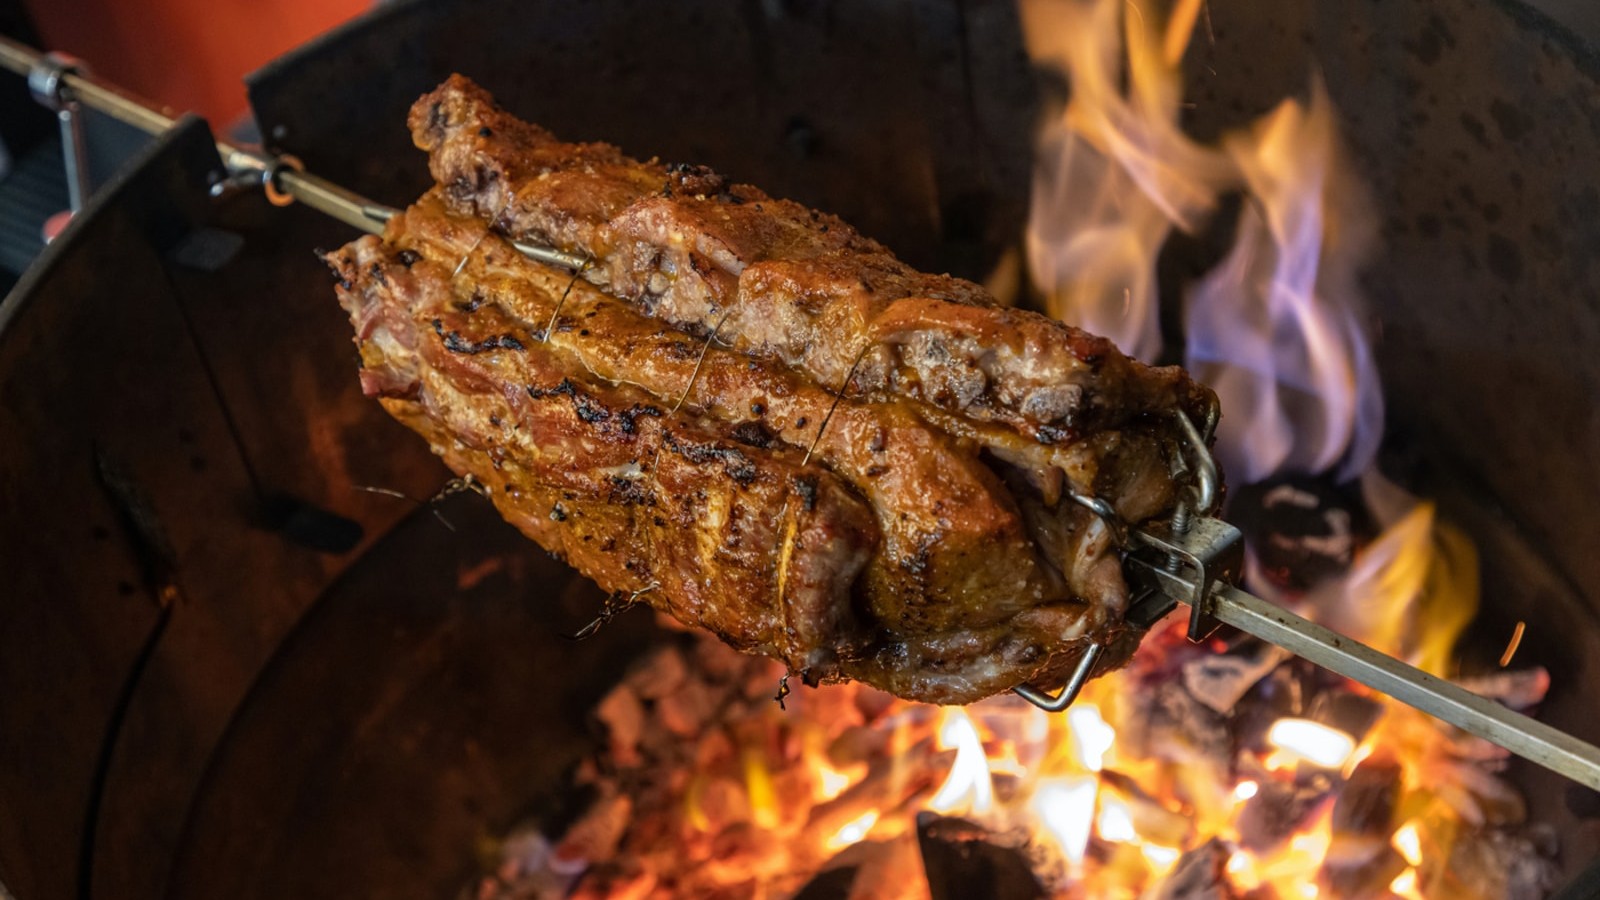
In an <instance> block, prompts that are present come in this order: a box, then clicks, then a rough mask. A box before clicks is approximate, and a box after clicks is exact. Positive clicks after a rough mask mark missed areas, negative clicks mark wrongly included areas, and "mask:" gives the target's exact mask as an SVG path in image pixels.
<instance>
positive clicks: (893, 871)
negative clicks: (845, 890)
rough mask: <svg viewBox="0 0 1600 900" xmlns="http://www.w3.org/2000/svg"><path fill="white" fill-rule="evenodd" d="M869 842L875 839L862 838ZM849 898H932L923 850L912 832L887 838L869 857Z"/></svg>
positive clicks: (904, 899) (916, 899)
mask: <svg viewBox="0 0 1600 900" xmlns="http://www.w3.org/2000/svg"><path fill="white" fill-rule="evenodd" d="M869 843H875V842H869V841H863V842H862V844H869ZM856 846H861V844H858V845H856ZM850 900H932V898H931V897H930V894H929V890H928V880H927V878H926V876H924V875H923V869H922V854H921V853H920V852H919V850H918V848H917V842H916V841H915V840H913V839H912V837H911V835H909V834H903V835H901V836H900V837H897V838H895V839H894V840H892V841H888V842H886V843H885V844H884V845H883V846H882V849H881V850H878V851H877V852H875V853H873V854H872V855H871V856H869V857H868V859H867V862H866V863H865V864H864V865H863V866H862V867H861V871H860V873H859V874H857V875H856V879H855V884H854V885H852V886H851V889H850Z"/></svg>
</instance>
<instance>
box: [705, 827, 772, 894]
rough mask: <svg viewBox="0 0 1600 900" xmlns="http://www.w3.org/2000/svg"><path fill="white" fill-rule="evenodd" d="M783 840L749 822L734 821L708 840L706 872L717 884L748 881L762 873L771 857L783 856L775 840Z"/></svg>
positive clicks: (736, 883) (734, 883)
mask: <svg viewBox="0 0 1600 900" xmlns="http://www.w3.org/2000/svg"><path fill="white" fill-rule="evenodd" d="M780 840H782V838H781V837H779V836H778V835H777V834H774V833H773V832H772V831H770V830H768V829H765V828H760V827H757V826H756V825H754V824H752V823H750V822H735V823H733V824H731V825H729V826H728V827H726V828H724V829H722V830H721V831H719V832H717V835H716V837H714V838H712V840H711V858H710V859H708V860H707V861H706V862H705V864H704V865H705V867H706V872H705V874H707V875H709V876H710V877H711V879H712V880H713V881H714V882H716V883H718V884H726V885H738V884H744V883H747V882H750V881H752V880H754V879H756V878H759V877H761V876H762V875H764V874H765V872H764V871H763V867H764V866H765V865H766V864H768V863H769V862H770V861H771V860H773V859H781V858H783V857H782V855H781V849H780V848H779V847H778V842H779V841H780Z"/></svg>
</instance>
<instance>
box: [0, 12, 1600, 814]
mask: <svg viewBox="0 0 1600 900" xmlns="http://www.w3.org/2000/svg"><path fill="white" fill-rule="evenodd" d="M0 68H3V69H7V70H10V71H12V72H14V73H16V74H18V75H20V76H23V77H26V78H28V80H29V83H30V87H31V88H32V89H33V91H34V94H35V96H36V97H38V99H39V100H40V101H41V102H42V103H44V104H46V105H48V106H50V107H51V108H53V109H56V110H57V111H58V115H60V116H61V117H62V123H63V137H64V140H65V142H66V144H67V147H66V148H65V150H66V152H68V153H69V154H81V153H83V148H82V147H75V146H73V144H74V142H75V141H77V140H79V137H78V135H79V134H81V131H79V130H78V129H76V128H75V127H72V123H70V121H69V119H70V117H71V116H72V115H74V114H75V112H76V109H77V108H78V107H80V106H81V107H88V108H91V109H94V110H95V111H97V112H99V113H102V114H104V115H107V116H110V117H112V118H114V119H117V120H119V121H121V122H124V123H126V124H128V125H130V126H132V127H135V128H137V129H140V130H142V131H144V132H146V133H149V134H152V135H157V134H160V133H162V132H164V131H166V130H167V129H169V128H170V127H172V125H173V124H174V121H175V120H174V118H173V116H172V115H171V114H170V112H169V111H167V110H165V109H160V108H157V107H155V106H154V105H152V104H149V103H147V102H145V101H142V100H139V99H136V98H134V97H132V96H130V95H129V94H128V93H126V92H124V91H122V90H120V89H118V88H116V87H114V86H112V85H108V84H106V83H104V82H102V81H99V80H97V79H95V78H93V77H91V76H89V75H88V74H86V72H85V71H84V69H83V67H82V66H81V65H80V64H77V63H76V62H75V61H73V60H71V59H69V58H66V57H63V56H60V55H56V54H45V53H41V52H39V51H37V50H34V49H32V48H30V47H27V46H24V45H22V44H19V43H17V42H14V41H11V40H9V39H7V38H4V37H0ZM217 151H218V153H219V155H220V157H221V160H222V163H223V165H224V166H225V167H226V170H227V171H226V173H225V175H226V178H225V179H221V180H219V187H220V183H221V181H226V182H230V183H233V184H236V185H243V184H248V183H258V184H260V185H261V186H262V187H263V189H264V190H265V191H266V192H267V194H268V196H269V197H270V198H271V199H272V200H273V202H275V203H278V204H280V205H282V204H287V203H289V202H293V201H296V200H298V201H300V202H302V203H304V204H306V205H307V206H310V207H312V208H314V209H316V210H318V211H320V212H322V213H325V214H327V215H329V216H331V217H333V218H335V219H338V220H339V221H342V222H345V223H347V224H349V225H351V226H354V227H355V228H358V229H361V230H363V231H366V232H370V233H379V232H381V231H382V230H383V227H384V224H385V223H386V222H387V221H388V220H389V219H390V218H391V217H392V216H394V215H395V210H393V209H391V208H389V207H385V206H382V205H380V204H376V203H373V202H371V201H369V200H367V199H366V198H364V197H362V196H360V195H359V194H356V193H354V192H352V191H350V190H347V189H345V188H343V187H341V186H339V185H336V184H333V183H331V182H329V181H326V180H324V179H321V178H318V177H316V176H315V175H311V174H309V173H307V172H305V171H303V170H302V169H301V167H300V164H299V162H298V161H297V160H294V159H293V158H292V157H287V156H273V155H270V154H265V153H260V152H256V151H252V150H248V149H245V148H241V147H238V146H235V145H233V144H230V143H227V142H225V141H218V142H217ZM71 162H72V161H71V160H69V164H71ZM516 247H517V249H518V250H520V251H521V252H522V253H523V254H524V255H526V256H528V257H529V258H531V259H534V260H536V261H538V262H541V263H546V264H551V265H558V266H563V267H566V268H569V269H573V270H576V269H578V268H580V267H582V266H584V265H586V264H587V263H588V261H587V260H585V259H583V258H580V257H578V256H575V255H573V254H570V253H566V252H563V251H561V250H560V249H557V248H552V247H542V246H534V245H529V244H524V243H518V244H517V245H516ZM1205 424H1206V427H1207V429H1208V430H1209V426H1210V424H1212V423H1205ZM1190 427H1191V431H1193V430H1194V429H1193V426H1190ZM1192 444H1193V446H1194V447H1198V448H1199V452H1198V454H1197V457H1198V462H1199V465H1198V466H1196V469H1195V471H1196V478H1195V485H1194V488H1195V492H1194V497H1193V503H1192V505H1191V507H1190V508H1191V509H1193V510H1194V511H1195V515H1194V516H1193V517H1190V516H1180V517H1178V518H1177V519H1176V520H1175V521H1174V523H1173V525H1174V527H1172V528H1170V529H1168V530H1167V531H1166V532H1165V533H1161V534H1157V533H1152V532H1151V531H1149V530H1134V531H1132V532H1130V533H1129V534H1128V541H1129V552H1128V554H1127V558H1126V564H1127V569H1128V576H1129V581H1130V583H1131V584H1133V585H1134V586H1135V587H1136V589H1137V590H1138V595H1137V600H1136V602H1135V603H1134V604H1133V606H1132V608H1131V609H1130V610H1129V613H1128V618H1129V620H1130V621H1131V622H1132V623H1133V624H1134V625H1136V626H1140V627H1147V626H1148V625H1150V624H1152V623H1153V622H1155V621H1156V620H1157V619H1159V618H1161V617H1162V616H1164V615H1165V614H1167V613H1168V612H1170V611H1171V610H1173V609H1174V608H1175V607H1176V605H1177V604H1178V603H1180V602H1182V603H1185V604H1187V605H1189V607H1190V610H1191V612H1190V629H1189V631H1190V636H1191V637H1192V638H1194V639H1196V640H1199V639H1203V638H1204V637H1205V636H1206V635H1207V634H1209V633H1210V630H1212V629H1214V628H1215V627H1216V625H1217V624H1227V625H1231V626H1233V627H1235V628H1238V629H1239V630H1241V631H1244V632H1246V633H1248V634H1250V635H1253V636H1255V637H1257V638H1260V639H1261V640H1264V641H1267V642H1269V643H1272V644H1275V645H1277V646H1279V647H1282V648H1284V649H1286V650H1288V651H1290V652H1292V653H1294V654H1296V655H1298V656H1301V657H1302V658H1304V659H1307V660H1309V661H1311V662H1313V663H1316V664H1317V665H1320V666H1323V667H1324V668H1327V669H1329V670H1331V671H1333V672H1335V673H1337V674H1339V675H1342V676H1344V677H1346V678H1349V679H1351V680H1353V681H1357V682H1360V683H1361V684H1364V685H1366V686H1368V687H1370V688H1372V689H1373V690H1376V691H1379V692H1381V693H1384V694H1387V695H1389V696H1391V697H1393V698H1395V699H1396V700H1399V701H1400V702H1402V703H1405V704H1408V705H1410V706H1412V707H1415V708H1416V709H1418V710H1421V711H1423V712H1425V713H1428V714H1429V715H1432V716H1435V717H1437V718H1439V719H1441V720H1443V721H1446V722H1449V723H1450V724H1452V725H1455V726H1456V727H1458V728H1461V729H1462V730H1464V731H1467V732H1469V733H1471V734H1474V735H1477V736H1478V737H1481V738H1483V739H1485V740H1487V741H1490V742H1491V743H1494V744H1496V745H1498V746H1500V747H1503V748H1505V749H1506V750H1509V751H1510V752H1512V753H1515V754H1517V755H1518V756H1521V757H1523V758H1525V759H1527V760H1530V761H1532V762H1534V763H1537V764H1539V765H1541V766H1544V767H1546V768H1548V769H1551V770H1552V771H1555V772H1559V773H1561V774H1563V775H1565V776H1567V777H1569V778H1572V779H1573V780H1575V781H1578V782H1580V783H1582V784H1585V785H1587V786H1589V787H1591V788H1594V789H1596V790H1600V748H1597V747H1595V746H1593V745H1590V744H1587V743H1585V742H1583V741H1580V740H1578V739H1577V738H1575V737H1572V736H1571V735H1568V734H1566V733H1564V732H1561V731H1559V730H1557V729H1555V728H1552V727H1550V726H1548V725H1545V724H1544V723H1541V722H1538V721H1536V720H1534V719H1532V718H1529V717H1527V716H1524V715H1521V714H1520V713H1517V712H1514V711H1512V710H1510V709H1507V708H1506V707H1504V706H1502V705H1500V704H1499V703H1496V702H1493V701H1490V700H1487V699H1485V698H1483V697H1480V696H1477V695H1476V694H1473V693H1471V692H1469V691H1467V690H1465V689H1464V688H1462V687H1460V686H1458V685H1455V684H1452V683H1450V682H1448V681H1444V680H1442V679H1439V678H1436V677H1434V676H1432V675H1429V674H1427V673H1426V672H1423V671H1421V670H1419V669H1417V668H1415V667H1413V666H1410V665H1408V664H1406V663H1404V662H1402V661H1400V660H1397V659H1394V658H1393V657H1390V656H1387V655H1385V654H1383V653H1379V652H1378V651H1376V650H1374V649H1372V648H1371V647H1368V646H1366V645H1365V644H1362V643H1360V642H1358V641H1355V640H1352V639H1350V638H1348V637H1345V636H1343V635H1340V634H1337V633H1335V632H1333V631H1331V630H1329V629H1327V628H1324V627H1322V626H1320V625H1317V624H1316V623H1314V622H1310V621H1308V620H1306V619H1304V618H1301V617H1300V616H1297V615H1295V614H1293V613H1291V612H1288V611H1287V610H1284V609H1281V608H1279V607H1277V606H1275V605H1273V604H1271V603H1268V602H1267V601H1265V600H1262V599H1261V598H1259V597H1255V596H1253V595H1251V594H1249V593H1246V592H1244V591H1242V590H1239V589H1238V588H1237V587H1235V586H1234V584H1233V583H1232V582H1233V581H1234V580H1235V579H1236V578H1237V572H1238V567H1237V561H1238V559H1239V554H1240V552H1241V543H1240V535H1239V532H1238V531H1237V529H1234V528H1233V527H1232V526H1230V525H1228V524H1226V523H1224V522H1222V521H1221V520H1219V519H1216V518H1212V517H1210V516H1209V515H1207V514H1209V513H1212V512H1214V511H1215V506H1216V497H1215V491H1214V469H1212V468H1211V466H1210V459H1209V457H1208V455H1207V454H1206V453H1205V451H1204V442H1203V441H1200V440H1197V441H1194V442H1192ZM1076 499H1078V500H1079V502H1081V503H1084V504H1085V505H1089V506H1090V507H1091V508H1095V502H1096V501H1094V500H1092V499H1090V498H1076ZM1096 512H1098V513H1100V514H1101V515H1107V514H1108V513H1109V510H1104V509H1096ZM1098 650H1099V648H1098V647H1091V648H1090V650H1089V652H1086V653H1084V654H1083V656H1082V657H1081V659H1080V662H1079V664H1078V666H1077V668H1076V671H1075V672H1074V673H1073V675H1072V677H1071V678H1070V679H1069V681H1068V683H1067V685H1066V686H1065V688H1064V689H1063V690H1062V691H1061V692H1060V693H1059V694H1056V695H1050V694H1047V693H1045V692H1043V691H1041V690H1038V689H1037V688H1034V687H1029V686H1023V687H1020V688H1017V690H1016V692H1017V693H1018V694H1019V695H1021V696H1023V697H1024V698H1025V699H1027V700H1028V701H1029V702H1031V703H1034V704H1035V705H1037V706H1040V707H1042V708H1044V709H1047V710H1050V711H1059V710H1061V709H1065V708H1066V707H1067V706H1068V705H1070V704H1071V702H1072V700H1073V699H1074V698H1075V697H1076V696H1077V694H1078V692H1079V690H1080V689H1081V688H1082V686H1083V684H1084V682H1086V681H1087V680H1088V678H1089V676H1090V675H1091V674H1092V672H1093V670H1094V667H1095V663H1096V661H1097V660H1098V659H1099V657H1100V655H1101V654H1100V653H1099V652H1098Z"/></svg>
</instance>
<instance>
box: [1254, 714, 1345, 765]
mask: <svg viewBox="0 0 1600 900" xmlns="http://www.w3.org/2000/svg"><path fill="white" fill-rule="evenodd" d="M1267 743H1269V744H1271V745H1272V746H1273V747H1274V748H1275V749H1276V753H1274V756H1278V755H1279V754H1281V759H1282V760H1284V762H1285V764H1286V765H1293V764H1295V763H1301V762H1307V763H1310V764H1312V765H1314V766H1321V767H1322V768H1324V769H1341V768H1343V767H1344V764H1345V763H1346V762H1349V760H1350V755H1351V754H1352V753H1355V751H1356V742H1355V739H1354V738H1352V737H1351V736H1350V735H1348V734H1345V733H1344V732H1342V731H1340V730H1339V729H1337V728H1330V727H1328V726H1327V725H1324V724H1322V723H1321V722H1313V721H1311V720H1310V719H1279V720H1278V721H1276V722H1274V723H1272V727H1271V728H1269V729H1268V730H1267ZM1268 767H1269V768H1271V767H1273V766H1272V763H1271V761H1270V758H1269V762H1268Z"/></svg>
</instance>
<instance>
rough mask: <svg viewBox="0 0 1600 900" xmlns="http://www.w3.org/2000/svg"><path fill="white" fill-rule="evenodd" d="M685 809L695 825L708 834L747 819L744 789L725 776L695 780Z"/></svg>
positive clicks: (748, 804)
mask: <svg viewBox="0 0 1600 900" xmlns="http://www.w3.org/2000/svg"><path fill="white" fill-rule="evenodd" d="M687 805H689V806H690V807H691V808H692V809H693V810H694V812H695V815H694V817H693V818H694V821H695V824H696V825H698V826H699V827H700V828H701V830H703V831H709V832H712V833H716V832H718V831H721V830H722V829H723V828H725V827H727V826H729V825H731V824H733V823H735V822H741V821H744V820H745V819H748V818H749V817H750V799H749V797H748V796H747V795H746V794H745V790H744V785H743V784H741V783H740V782H738V781H735V780H733V779H732V778H728V777H726V776H715V777H711V778H704V777H702V778H700V779H697V781H696V783H695V785H694V786H691V787H690V789H689V799H688V804H687Z"/></svg>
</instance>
